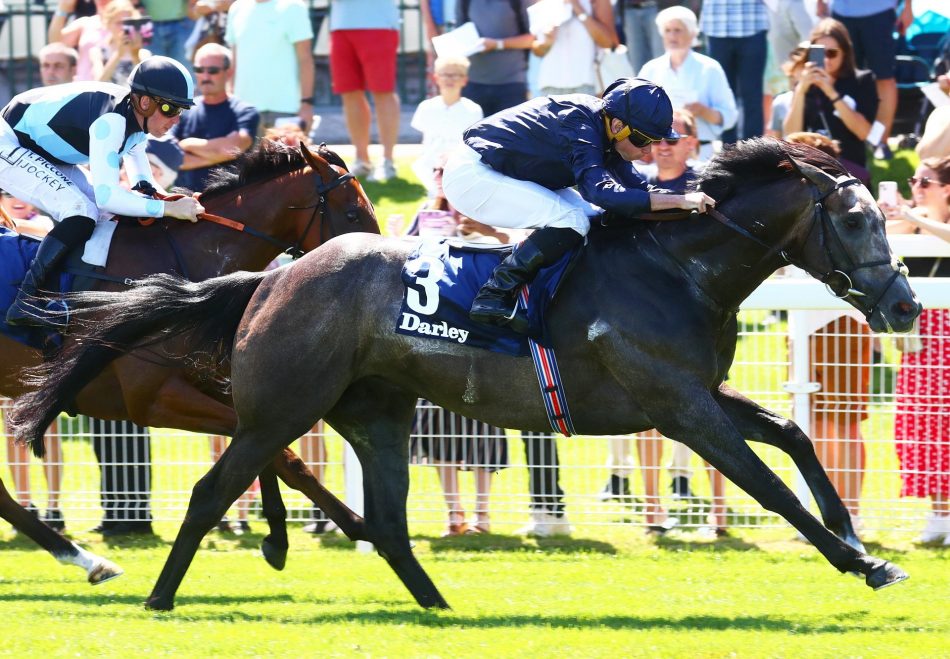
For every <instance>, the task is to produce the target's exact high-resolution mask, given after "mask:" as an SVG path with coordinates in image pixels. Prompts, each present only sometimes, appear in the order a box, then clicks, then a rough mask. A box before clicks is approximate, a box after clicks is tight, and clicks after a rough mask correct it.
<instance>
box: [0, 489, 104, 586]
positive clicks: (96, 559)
mask: <svg viewBox="0 0 950 659" xmlns="http://www.w3.org/2000/svg"><path fill="white" fill-rule="evenodd" d="M0 517H2V518H3V519H5V520H6V521H7V522H9V523H10V524H11V525H12V526H13V528H15V529H16V530H17V531H19V532H20V533H24V534H25V535H26V536H27V537H29V538H30V539H31V540H33V542H35V543H36V544H38V545H39V546H40V547H42V548H43V549H45V550H46V551H48V552H49V553H50V554H52V555H53V558H55V559H56V560H58V561H59V562H60V563H68V564H71V565H76V566H78V567H81V568H82V569H84V570H85V571H86V578H87V579H88V580H89V583H91V584H92V585H94V586H95V585H98V584H101V583H105V582H106V581H109V580H110V579H115V578H116V577H118V576H120V575H121V574H122V568H120V567H119V566H118V565H116V564H115V563H113V562H112V561H110V560H107V559H105V558H102V557H101V556H97V555H96V554H93V553H92V552H91V551H87V550H85V549H83V548H82V547H80V546H78V545H76V544H75V543H72V542H70V541H69V540H67V539H66V538H64V537H63V536H61V535H60V534H59V533H57V532H56V531H54V530H53V529H51V528H50V527H49V526H47V525H46V524H44V523H43V522H41V521H40V520H38V519H37V518H36V517H34V516H33V514H32V513H30V512H29V511H28V510H27V509H26V508H24V507H23V506H21V505H20V504H18V503H17V502H16V501H14V500H13V498H12V497H11V496H10V493H9V492H7V488H6V487H5V486H4V485H3V481H0Z"/></svg>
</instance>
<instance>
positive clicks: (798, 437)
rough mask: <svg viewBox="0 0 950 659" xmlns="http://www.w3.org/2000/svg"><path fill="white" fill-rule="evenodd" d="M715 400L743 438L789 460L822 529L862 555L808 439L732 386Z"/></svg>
mask: <svg viewBox="0 0 950 659" xmlns="http://www.w3.org/2000/svg"><path fill="white" fill-rule="evenodd" d="M714 397H715V398H716V401H717V402H718V403H719V405H720V406H721V407H722V409H723V411H725V413H726V414H727V415H728V416H729V418H730V419H731V420H732V422H733V424H735V426H736V428H737V429H738V430H739V433H740V434H741V435H742V436H743V437H745V438H746V439H747V440H752V441H756V442H762V443H765V444H769V445H771V446H775V447H776V448H778V449H780V450H782V451H784V452H785V453H787V454H788V455H789V456H790V457H791V458H792V460H793V461H794V462H795V466H796V467H798V470H799V471H800V472H801V474H802V476H803V477H804V479H805V482H806V483H808V488H809V489H810V490H811V492H812V494H813V495H814V497H815V502H816V503H817V504H818V509H819V510H820V511H821V518H822V520H823V521H824V523H825V526H826V527H828V528H829V529H830V530H831V531H832V532H834V533H835V535H837V536H838V537H839V538H841V539H842V540H844V541H845V542H846V543H848V544H849V545H851V546H852V547H854V548H855V549H857V550H858V551H861V552H863V551H864V545H863V544H861V541H860V540H859V539H858V536H857V535H856V534H855V532H854V527H853V526H852V524H851V515H850V514H848V509H847V508H845V505H844V503H843V502H842V501H841V497H840V496H839V495H838V492H837V491H836V490H835V488H834V486H833V485H832V484H831V480H829V478H828V474H827V473H826V472H825V470H824V468H823V467H822V466H821V463H820V462H819V461H818V456H817V455H816V454H815V447H814V445H813V444H812V443H811V440H810V439H809V438H808V436H807V435H805V433H803V432H802V431H801V429H800V428H799V427H798V426H797V425H796V424H795V423H793V422H792V421H790V420H788V419H786V418H784V417H781V416H779V415H778V414H775V413H774V412H771V411H769V410H767V409H765V408H764V407H762V406H760V405H758V404H756V403H754V402H753V401H751V400H749V399H748V398H746V397H745V396H743V395H742V394H740V393H739V392H738V391H736V390H735V389H732V388H731V387H728V386H726V385H722V386H721V387H720V388H719V391H717V392H716V393H715V394H714Z"/></svg>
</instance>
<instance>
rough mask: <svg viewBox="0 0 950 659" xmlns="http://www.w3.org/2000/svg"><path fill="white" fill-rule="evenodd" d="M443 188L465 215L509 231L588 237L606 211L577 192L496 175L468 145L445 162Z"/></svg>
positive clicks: (497, 173)
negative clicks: (558, 231)
mask: <svg viewBox="0 0 950 659" xmlns="http://www.w3.org/2000/svg"><path fill="white" fill-rule="evenodd" d="M442 189H443V190H444V191H445V197H446V199H448V201H449V203H450V204H451V205H452V206H453V207H454V208H455V209H456V210H457V211H458V212H459V213H461V214H462V215H466V216H468V217H470V218H472V219H473V220H477V221H478V222H482V223H483V224H489V225H491V226H496V227H505V228H508V229H540V228H542V227H558V228H566V229H574V231H576V232H577V233H579V234H581V235H582V236H586V235H587V232H588V231H589V230H590V220H588V218H590V217H594V216H596V215H599V214H600V213H602V212H603V211H602V210H601V209H600V208H598V207H597V206H594V205H593V204H591V203H590V202H587V201H585V200H584V198H583V197H581V195H580V194H579V193H578V192H577V191H576V190H574V189H573V188H564V189H563V190H549V189H547V188H546V187H544V186H543V185H538V184H537V183H532V182H531V181H521V180H519V179H515V178H511V177H510V176H505V175H504V174H502V173H500V172H496V171H495V170H494V169H492V168H491V167H489V166H488V165H486V164H485V163H483V162H482V161H481V157H480V156H479V155H478V152H476V151H475V150H474V149H472V148H471V147H469V146H467V145H464V144H463V145H462V146H461V147H459V148H458V149H456V150H455V151H453V152H452V155H450V156H449V159H448V162H446V164H445V171H444V173H443V175H442Z"/></svg>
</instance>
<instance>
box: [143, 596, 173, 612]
mask: <svg viewBox="0 0 950 659" xmlns="http://www.w3.org/2000/svg"><path fill="white" fill-rule="evenodd" d="M145 608H146V609H149V610H151V611H171V610H172V609H174V608H175V603H174V602H173V601H172V600H165V599H163V598H161V597H156V596H154V595H153V596H152V597H149V598H148V599H147V600H145Z"/></svg>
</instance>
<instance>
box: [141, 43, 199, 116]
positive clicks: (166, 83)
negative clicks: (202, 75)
mask: <svg viewBox="0 0 950 659" xmlns="http://www.w3.org/2000/svg"><path fill="white" fill-rule="evenodd" d="M129 87H131V88H132V91H133V92H135V93H137V94H142V95H145V96H154V97H155V98H160V99H162V100H164V101H168V102H169V103H174V104H175V105H178V106H180V107H183V108H190V107H191V106H192V105H194V104H195V101H194V96H195V83H194V81H193V79H192V77H191V74H190V73H188V69H186V68H185V67H184V66H182V65H181V64H180V63H179V62H177V61H175V60H173V59H172V58H171V57H164V56H162V55H152V56H151V57H147V58H145V59H143V60H142V61H141V62H140V63H139V64H138V66H136V67H135V68H134V69H132V73H131V74H129Z"/></svg>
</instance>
